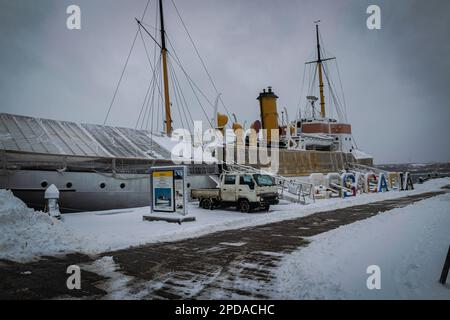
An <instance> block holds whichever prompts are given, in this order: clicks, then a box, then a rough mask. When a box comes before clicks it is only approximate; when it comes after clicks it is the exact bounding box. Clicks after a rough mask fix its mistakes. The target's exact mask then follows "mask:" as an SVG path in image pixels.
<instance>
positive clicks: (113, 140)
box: [0, 113, 171, 160]
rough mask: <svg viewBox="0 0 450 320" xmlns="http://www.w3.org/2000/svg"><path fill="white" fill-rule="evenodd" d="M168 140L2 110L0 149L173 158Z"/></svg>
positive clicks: (119, 156) (114, 156)
mask: <svg viewBox="0 0 450 320" xmlns="http://www.w3.org/2000/svg"><path fill="white" fill-rule="evenodd" d="M166 140H167V141H168V142H170V139H169V138H168V137H163V136H161V135H160V136H156V135H155V134H154V133H153V134H152V133H151V132H149V131H146V130H135V129H130V128H121V127H112V126H102V125H94V124H80V123H75V122H68V121H57V120H50V119H41V118H34V117H27V116H19V115H11V114H6V113H0V150H6V151H18V152H25V153H39V154H52V155H64V156H83V157H101V158H133V159H161V160H170V159H171V151H170V149H168V148H165V147H164V146H163V145H166V143H165V141H166ZM167 145H169V144H167Z"/></svg>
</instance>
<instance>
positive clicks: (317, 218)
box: [0, 191, 444, 299]
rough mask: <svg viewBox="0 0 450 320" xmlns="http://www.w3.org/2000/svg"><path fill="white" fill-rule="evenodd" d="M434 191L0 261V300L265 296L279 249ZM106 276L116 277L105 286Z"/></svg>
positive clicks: (281, 251) (284, 252) (286, 251)
mask: <svg viewBox="0 0 450 320" xmlns="http://www.w3.org/2000/svg"><path fill="white" fill-rule="evenodd" d="M442 193H444V191H442V192H429V193H423V194H419V195H413V196H407V197H402V198H398V199H393V200H385V201H379V202H374V203H370V204H366V205H359V206H354V207H349V208H343V209H337V210H331V211H325V212H319V213H315V214H312V215H309V216H307V217H303V218H297V219H293V220H288V221H282V222H276V223H271V224H266V225H262V226H256V227H249V228H243V229H238V230H228V231H222V232H216V233H212V234H208V235H205V236H202V237H198V238H193V239H186V240H181V241H177V242H166V243H157V244H149V245H145V246H141V247H136V248H130V249H125V250H120V251H114V252H108V253H104V254H102V255H100V256H96V257H89V256H86V255H82V254H71V255H67V256H63V257H44V258H43V259H42V260H40V261H38V262H33V263H27V264H20V263H15V262H11V261H4V260H3V261H1V260H0V299H52V298H90V299H96V298H119V297H122V294H123V293H124V292H126V293H127V295H126V296H127V297H131V298H139V299H215V298H216V299H218V298H220V299H265V298H270V297H271V290H272V287H273V286H272V285H271V283H272V281H273V279H274V278H273V271H274V270H275V269H276V268H277V265H278V263H279V262H280V260H281V259H282V258H283V257H284V256H285V255H287V254H289V253H291V252H293V251H295V250H298V249H299V248H301V247H304V246H306V245H307V244H308V241H307V240H306V239H305V238H306V237H310V236H314V235H317V234H320V233H323V232H327V231H329V230H332V229H335V228H338V227H339V226H342V225H346V224H350V223H353V222H356V221H359V220H363V219H367V218H370V217H372V216H374V215H377V214H382V213H383V212H386V211H389V210H392V209H394V208H400V207H405V206H407V205H409V204H411V203H413V202H416V201H420V200H424V199H427V198H430V197H434V196H437V195H439V194H442ZM102 257H112V259H113V261H114V262H115V264H116V265H117V266H118V270H117V272H115V273H113V274H106V273H105V272H104V270H100V269H96V268H95V267H93V263H94V262H95V260H98V259H101V258H102ZM72 264H76V265H80V266H81V269H82V277H81V288H82V289H81V290H68V289H67V287H66V280H67V277H68V275H67V274H66V269H67V267H68V266H69V265H72ZM94 266H95V264H94ZM88 270H90V271H88ZM110 277H118V278H119V279H121V281H120V282H119V284H117V282H116V283H114V286H111V285H110V283H111V282H110V279H109V278H110Z"/></svg>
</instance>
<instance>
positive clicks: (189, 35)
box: [171, 0, 231, 119]
mask: <svg viewBox="0 0 450 320" xmlns="http://www.w3.org/2000/svg"><path fill="white" fill-rule="evenodd" d="M171 2H172V4H173V6H174V8H175V11H176V12H177V15H178V18H179V19H180V21H181V24H182V25H183V28H184V30H185V31H186V33H187V35H188V37H189V40H190V41H191V43H192V46H193V47H194V50H195V52H196V54H197V57H198V58H199V60H200V62H201V64H202V66H203V69H204V70H205V72H206V74H207V75H208V78H209V81H210V82H211V85H212V86H213V88H214V90H215V92H216V95H219V90H217V87H216V85H215V83H214V80H213V79H212V77H211V74H210V73H209V71H208V68H206V64H205V62H204V61H203V58H202V57H201V55H200V53H199V51H198V49H197V46H196V45H195V42H194V40H193V39H192V37H191V34H190V33H189V30H188V28H187V26H186V24H185V23H184V20H183V18H182V17H181V14H180V12H179V11H178V8H177V6H176V5H175V1H174V0H171ZM219 100H220V102H221V103H222V106H223V107H224V109H225V111H226V112H227V114H228V117H229V118H230V119H231V114H230V112H229V111H228V108H227V107H226V105H225V103H224V102H223V100H222V98H221V97H219Z"/></svg>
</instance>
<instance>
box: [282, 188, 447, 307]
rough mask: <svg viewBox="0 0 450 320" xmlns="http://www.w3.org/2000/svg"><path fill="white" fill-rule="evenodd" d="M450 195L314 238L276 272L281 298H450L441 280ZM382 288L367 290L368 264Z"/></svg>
mask: <svg viewBox="0 0 450 320" xmlns="http://www.w3.org/2000/svg"><path fill="white" fill-rule="evenodd" d="M449 230H450V194H449V193H447V194H444V195H441V196H438V197H434V198H430V199H427V200H424V201H420V202H417V203H415V204H412V205H409V206H407V207H404V208H397V209H394V210H391V211H387V212H385V213H383V214H380V215H377V216H375V217H373V218H371V219H367V220H362V221H359V222H356V223H353V224H350V225H346V226H343V227H340V228H338V229H335V230H332V231H329V232H327V233H323V234H319V235H317V236H314V237H312V238H311V240H312V242H311V243H310V244H309V245H308V247H306V248H302V249H301V250H298V251H296V252H294V253H293V254H291V255H289V256H287V257H286V258H285V259H284V260H283V262H282V264H281V267H280V268H279V269H278V270H277V284H276V289H275V291H277V292H278V297H277V298H282V299H450V285H446V286H442V285H441V284H439V282H438V279H439V277H440V274H441V271H442V267H443V265H444V261H445V257H446V255H447V250H448V248H449V244H450V232H449ZM370 265H378V266H379V267H380V269H381V289H380V290H369V289H367V285H366V281H367V278H368V277H369V274H367V273H366V270H367V267H368V266H370Z"/></svg>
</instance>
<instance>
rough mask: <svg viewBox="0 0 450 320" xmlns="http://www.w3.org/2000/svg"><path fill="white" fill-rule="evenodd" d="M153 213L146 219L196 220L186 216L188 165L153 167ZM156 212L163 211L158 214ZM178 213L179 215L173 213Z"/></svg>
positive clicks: (151, 175)
mask: <svg viewBox="0 0 450 320" xmlns="http://www.w3.org/2000/svg"><path fill="white" fill-rule="evenodd" d="M150 190H151V191H150V192H151V213H152V214H151V215H150V216H144V220H151V221H153V220H165V221H169V222H178V223H181V222H183V221H194V220H195V217H189V218H188V217H186V216H187V213H188V208H187V200H188V197H187V196H188V195H187V168H186V166H167V167H152V168H151V170H150ZM156 213H161V214H160V215H157V214H156ZM173 213H178V214H180V215H181V216H182V217H180V216H178V215H171V214H173Z"/></svg>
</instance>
